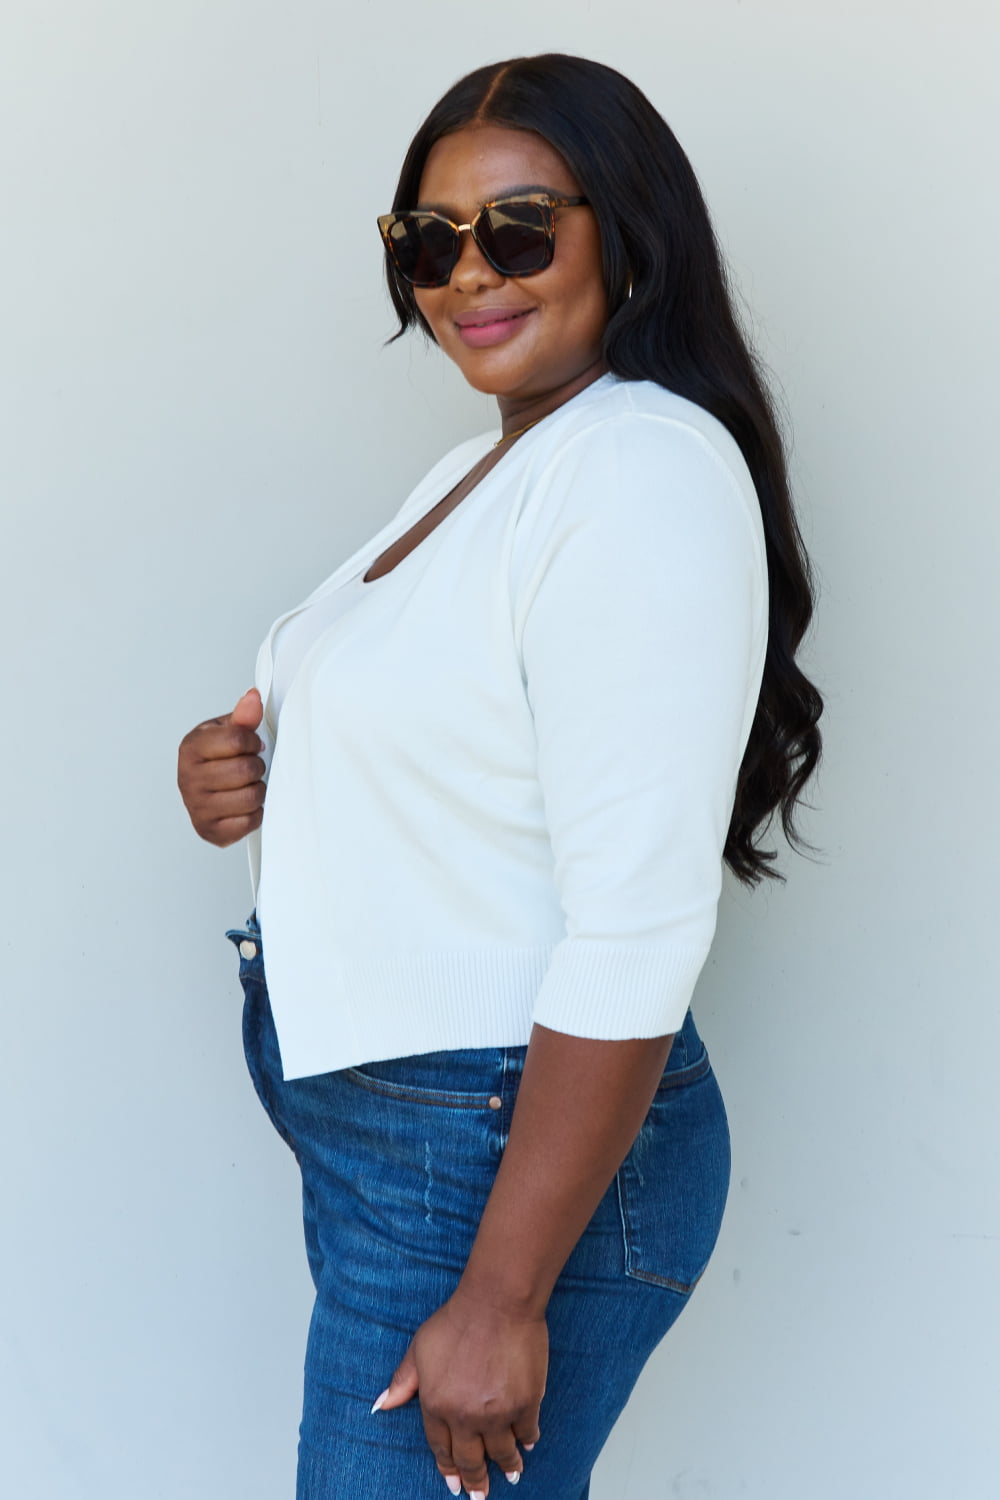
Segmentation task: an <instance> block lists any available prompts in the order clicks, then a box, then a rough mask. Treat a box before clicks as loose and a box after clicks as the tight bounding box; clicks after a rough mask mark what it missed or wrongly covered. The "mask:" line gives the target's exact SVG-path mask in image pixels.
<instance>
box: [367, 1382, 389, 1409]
mask: <svg viewBox="0 0 1000 1500" xmlns="http://www.w3.org/2000/svg"><path fill="white" fill-rule="evenodd" d="M388 1394H389V1387H388V1386H386V1388H385V1390H384V1391H383V1392H382V1394H381V1396H378V1397H376V1399H375V1401H374V1402H373V1404H372V1410H371V1411H370V1412H369V1413H368V1415H369V1416H371V1414H372V1412H374V1411H381V1410H382V1402H383V1401H384V1400H385V1398H386V1396H388Z"/></svg>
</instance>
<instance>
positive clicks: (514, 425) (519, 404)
mask: <svg viewBox="0 0 1000 1500" xmlns="http://www.w3.org/2000/svg"><path fill="white" fill-rule="evenodd" d="M607 371H608V367H607V365H606V364H605V362H604V360H603V358H601V359H596V360H595V361H594V363H593V364H592V365H588V366H587V368H586V369H585V370H581V372H580V374H579V375H576V376H574V377H573V379H572V380H567V381H566V382H565V384H563V385H560V386H558V387H557V388H556V390H554V391H547V392H546V393H545V395H544V396H526V397H524V398H522V399H517V398H515V397H507V396H498V397H497V405H498V406H499V408H500V420H501V423H502V431H503V435H504V437H507V436H509V434H510V433H513V432H517V431H518V429H519V428H522V427H527V426H529V425H531V426H533V425H534V423H535V422H540V421H541V420H542V418H543V417H547V416H549V414H550V413H551V412H554V411H558V409H559V407H560V406H563V405H565V403H566V402H567V401H571V400H572V399H573V397H574V396H578V395H579V394H580V392H581V391H585V390H586V389H587V386H588V385H593V383H594V381H595V380H599V379H600V378H601V376H602V375H606V374H607Z"/></svg>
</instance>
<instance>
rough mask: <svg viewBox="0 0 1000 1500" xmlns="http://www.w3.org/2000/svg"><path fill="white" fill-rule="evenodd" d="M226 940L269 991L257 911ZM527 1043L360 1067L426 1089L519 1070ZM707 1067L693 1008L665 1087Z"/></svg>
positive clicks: (245, 974)
mask: <svg viewBox="0 0 1000 1500" xmlns="http://www.w3.org/2000/svg"><path fill="white" fill-rule="evenodd" d="M226 937H227V938H228V939H229V940H230V942H231V943H232V944H233V945H234V946H235V947H236V948H237V949H238V950H239V954H240V977H241V978H250V977H255V978H257V979H258V981H259V982H260V984H261V985H262V986H264V988H265V990H266V981H265V978H264V947H263V942H262V940H261V932H260V924H259V923H258V921H257V912H256V908H255V909H254V910H253V911H252V912H251V913H250V915H249V917H248V918H247V920H246V925H245V926H244V927H238V928H230V929H229V930H228V931H227V932H226ZM526 1051H527V1044H526V1043H525V1044H523V1045H521V1046H514V1047H499V1048H498V1047H482V1048H480V1047H473V1048H468V1047H465V1048H454V1049H449V1050H447V1051H443V1052H424V1053H417V1054H414V1055H413V1056H408V1057H401V1058H389V1059H370V1060H369V1061H368V1062H364V1063H358V1064H356V1065H355V1066H357V1067H368V1066H369V1065H375V1064H377V1065H378V1066H379V1069H380V1073H381V1072H382V1071H384V1070H385V1069H387V1068H389V1067H390V1066H391V1065H392V1064H398V1065H399V1066H400V1067H402V1066H403V1065H404V1064H405V1065H407V1072H408V1076H411V1077H412V1076H413V1075H415V1074H416V1073H419V1074H420V1075H421V1077H422V1078H423V1079H424V1086H425V1087H434V1086H435V1080H436V1079H437V1078H438V1077H439V1075H440V1074H441V1073H442V1072H444V1071H447V1072H448V1073H449V1074H450V1075H452V1076H454V1075H455V1074H456V1073H461V1072H462V1071H463V1070H465V1069H466V1068H468V1069H469V1070H470V1071H473V1072H475V1071H478V1070H479V1069H481V1068H482V1067H483V1066H484V1065H485V1066H487V1067H489V1066H499V1067H501V1068H502V1069H503V1070H504V1071H506V1072H512V1071H513V1072H516V1071H519V1069H520V1067H521V1065H523V1061H524V1054H525V1053H526ZM702 1064H703V1065H704V1068H705V1070H706V1071H707V1069H708V1066H709V1063H708V1054H707V1052H706V1050H705V1044H704V1042H703V1041H702V1039H701V1037H700V1036H699V1034H698V1030H697V1028H696V1026H695V1023H694V1017H693V1015H692V1014H691V1011H690V1009H689V1010H688V1012H687V1014H686V1016H685V1017H684V1022H683V1024H682V1026H681V1028H680V1030H679V1031H678V1032H676V1033H675V1035H674V1040H673V1045H672V1046H671V1048H670V1056H669V1057H668V1059H667V1063H666V1067H665V1068H664V1077H663V1084H661V1087H663V1086H665V1085H666V1086H669V1082H670V1075H671V1074H672V1073H680V1072H682V1071H683V1072H684V1073H685V1074H686V1073H688V1072H689V1071H690V1070H691V1069H693V1068H695V1067H696V1066H699V1065H702Z"/></svg>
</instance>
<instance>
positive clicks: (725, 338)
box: [386, 53, 823, 885]
mask: <svg viewBox="0 0 1000 1500" xmlns="http://www.w3.org/2000/svg"><path fill="white" fill-rule="evenodd" d="M473 123H477V124H478V123H489V124H493V125H503V126H508V127H510V128H512V129H516V130H532V131H535V132H536V133H537V134H538V135H540V136H542V137H544V139H545V140H546V141H548V142H549V144H550V145H552V146H554V147H555V149H556V150H557V151H558V152H559V153H560V154H561V155H562V157H563V158H564V160H565V161H566V163H567V165H568V166H569V168H570V170H571V171H572V173H573V175H574V177H575V178H576V179H577V181H578V182H579V184H580V191H581V192H582V193H584V194H585V195H586V197H587V198H588V199H589V201H590V204H591V207H592V209H593V211H594V214H595V215H596V218H597V223H598V226H599V229H600V238H601V254H602V262H603V273H604V283H605V289H606V291H607V296H608V308H609V319H608V324H607V328H606V331H605V334H604V356H605V359H606V361H607V365H608V368H609V369H610V370H611V371H612V372H613V373H614V374H615V375H617V376H619V377H620V378H622V379H624V380H653V381H656V382H657V384H659V385H662V386H665V387H666V388H667V389H668V390H671V391H674V392H676V394H677V395H680V396H684V397H686V398H687V399H688V400H690V401H694V402H697V404H698V405H699V406H702V407H704V408H705V410H706V411H709V412H711V413H712V415H713V416H714V417H717V418H718V420H719V421H720V422H722V424H723V425H724V426H725V427H726V428H728V430H729V432H730V433H731V434H732V436H733V437H734V438H735V440H736V442H737V443H738V444H739V447H740V449H741V451H742V453H743V457H744V459H745V460H746V463H747V467H748V468H749V470H750V474H751V476H752V478H753V481H754V485H755V487H756V490H757V496H758V499H759V502H760V508H761V514H762V517H763V525H764V535H765V540H766V544H767V570H768V583H769V589H770V606H769V628H768V643H767V654H766V657H765V662H764V674H763V680H762V683H761V689H760V697H759V699H758V703H757V710H756V714H755V717H754V721H753V725H752V728H751V730H750V737H749V740H748V743H747V747H746V751H745V753H744V756H743V761H742V764H741V766H740V771H739V776H738V778H737V786H736V798H735V802H734V806H733V814H732V820H731V822H730V826H729V831H728V835H727V838H726V844H725V849H724V858H725V861H726V863H727V864H728V865H729V867H730V869H731V870H732V871H733V873H734V874H735V875H736V876H737V877H738V879H740V880H741V881H743V882H744V883H745V884H747V885H755V884H756V883H757V882H758V881H760V879H761V878H762V877H763V876H771V877H774V878H777V879H783V878H784V877H783V876H782V875H781V874H780V873H779V871H778V870H777V869H776V868H775V867H774V861H775V859H776V857H777V855H776V851H775V850H774V849H763V848H761V847H760V844H759V842H758V841H759V839H760V837H761V836H762V834H764V833H766V831H767V829H768V828H769V827H770V825H771V823H772V820H773V818H774V817H775V816H776V815H777V816H778V817H779V818H780V821H781V826H782V829H783V832H784V834H785V837H786V838H787V840H788V842H789V843H790V845H791V846H792V847H793V848H796V849H798V850H800V851H802V850H807V849H809V848H810V847H811V846H810V845H808V844H807V843H806V841H805V840H804V839H803V838H802V836H801V834H800V833H799V832H798V830H797V828H796V824H795V813H796V805H797V803H798V801H799V800H800V798H801V796H802V792H803V789H804V787H805V784H806V782H807V781H808V779H809V777H810V776H811V775H812V773H813V771H814V770H815V769H816V766H817V764H818V762H819V758H820V751H821V739H820V733H819V729H818V728H817V724H818V721H819V718H820V715H821V713H822V710H823V700H822V698H821V697H820V694H819V692H818V691H817V689H816V688H815V687H814V686H813V684H812V683H811V682H810V681H809V679H808V678H807V677H806V676H805V675H804V673H803V672H802V671H801V669H800V668H799V667H798V666H797V664H796V661H795V653H796V651H797V650H798V647H799V645H800V643H801V641H802V637H803V635H804V634H805V631H806V628H807V627H808V625H809V621H810V619H811V618H812V613H813V607H814V586H813V579H812V573H811V569H810V566H809V559H808V557H807V555H806V551H805V547H804V545H803V541H802V536H801V533H800V531H799V528H798V524H797V522H796V519H795V512H794V509H793V506H792V499H791V494H790V489H789V481H788V471H787V464H786V458H785V450H784V443H783V441H782V437H781V432H780V428H779V424H778V421H777V417H776V413H775V408H774V404H773V402H772V398H771V396H770V394H769V392H768V389H767V383H766V380H765V378H764V376H763V373H762V370H761V367H760V365H759V364H758V361H757V359H756V357H755V355H754V353H753V352H752V350H751V348H750V346H749V343H748V340H747V338H746V337H745V336H744V333H743V331H742V329H741V327H740V323H739V319H738V317H737V315H736V312H735V309H734V305H733V298H732V295H731V292H730V289H729V283H728V279H727V274H726V269H725V265H724V262H723V258H722V254H721V251H720V249H719V245H718V243H717V241H716V238H715V233H714V231H713V229H712V223H711V219H710V217H709V213H708V209H707V207H706V205H705V200H704V198H703V196H702V193H701V189H700V187H699V185H698V180H697V178H696V177H695V174H694V171H693V169H692V167H691V164H690V162H689V161H688V159H687V157H686V156H685V154H684V151H683V150H682V149H681V146H680V143H679V142H678V140H677V138H676V136H675V135H674V134H673V132H672V131H671V130H670V128H669V126H668V125H667V124H666V122H665V120H663V119H662V118H661V116H660V115H659V114H658V113H657V111H656V110H655V109H654V108H653V106H652V105H651V104H650V102H649V100H648V99H647V98H646V97H645V95H644V94H643V93H642V92H641V90H640V89H638V88H637V87H636V86H635V84H633V83H631V82H630V81H629V79H627V78H625V77H624V76H623V75H622V74H621V73H618V72H616V71H615V70H614V69H613V68H608V67H605V66H604V65H603V64H601V63H595V62H590V61H588V60H586V59H585V58H580V57H568V56H565V55H564V54H562V53H548V54H545V55H542V56H539V57H519V58H514V59H512V60H510V61H508V62H501V63H492V64H490V65H489V66H487V67H484V68H478V69H477V70H476V71H475V72H473V73H469V74H468V75H467V76H466V77H464V78H461V79H459V81H458V82H457V83H456V84H454V85H453V87H452V88H450V89H449V90H448V92H447V93H446V94H445V95H444V97H443V98H442V99H441V100H440V101H439V102H438V103H437V104H436V105H435V106H434V108H433V109H432V110H431V112H430V114H429V115H428V116H427V118H426V120H425V121H424V123H423V124H422V125H421V127H420V129H419V130H418V131H417V134H416V136H415V137H414V139H413V142H412V144H411V145H410V149H409V150H408V152H407V154H406V158H405V160H404V162H403V167H402V171H401V172H400V177H399V183H398V186H397V188H396V196H395V199H394V201H393V208H394V209H395V210H401V209H407V208H412V207H413V206H414V205H415V204H416V203H417V202H418V201H419V190H420V180H421V177H422V175H423V170H424V165H425V163H426V161H427V157H428V154H429V152H430V150H431V148H432V146H433V145H434V144H435V142H437V141H438V140H440V139H441V137H442V136H445V135H449V134H451V133H452V132H453V131H456V130H460V129H462V127H463V126H465V125H470V124H473ZM386 275H387V279H388V286H389V294H390V296H391V298H392V302H393V306H394V307H395V309H396V312H397V314H398V317H399V330H398V332H397V333H396V334H395V335H394V338H399V337H400V336H401V335H402V334H403V333H405V332H406V331H407V329H409V328H411V327H413V325H414V324H416V325H418V326H420V327H422V328H423V330H424V332H425V333H427V334H430V329H429V328H428V326H427V324H426V323H425V321H424V319H423V318H422V317H421V315H420V312H419V310H418V308H417V305H416V300H415V298H414V295H413V289H412V287H410V286H409V284H408V283H407V282H405V281H403V280H401V278H399V277H398V276H397V275H396V273H395V270H394V268H393V266H392V264H391V262H390V260H389V258H388V256H387V257H386ZM630 286H631V289H632V295H631V296H629V295H628V293H629V287H630Z"/></svg>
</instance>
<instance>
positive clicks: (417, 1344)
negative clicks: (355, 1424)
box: [377, 1286, 549, 1496]
mask: <svg viewBox="0 0 1000 1500" xmlns="http://www.w3.org/2000/svg"><path fill="white" fill-rule="evenodd" d="M548 1363H549V1335H548V1329H547V1327H546V1325H545V1319H544V1317H532V1318H528V1317H523V1318H515V1317H514V1316H512V1315H510V1314H507V1313H504V1312H501V1311H499V1310H497V1309H496V1308H493V1307H490V1306H489V1305H488V1304H486V1303H484V1302H483V1301H482V1300H480V1299H478V1298H476V1297H474V1296H473V1295H471V1294H470V1293H468V1292H464V1291H463V1290H462V1288H461V1286H460V1287H459V1288H458V1289H457V1290H456V1291H455V1293H454V1294H453V1295H452V1296H451V1297H450V1298H449V1299H448V1301H447V1302H446V1303H445V1304H444V1306H443V1307H439V1308H438V1310H437V1312H436V1313H434V1314H433V1315H432V1316H431V1317H429V1318H428V1319H427V1322H426V1323H422V1324H421V1325H420V1327H419V1328H418V1329H417V1331H416V1333H415V1334H414V1336H413V1338H412V1340H411V1341H410V1347H409V1348H408V1349H407V1351H406V1354H405V1355H404V1356H403V1362H402V1364H401V1365H400V1366H399V1368H398V1369H397V1370H396V1373H395V1374H394V1375H393V1377H392V1382H391V1384H390V1385H389V1388H388V1390H387V1391H385V1392H383V1395H382V1396H381V1397H380V1398H379V1401H378V1403H377V1406H378V1409H379V1410H380V1411H387V1410H389V1409H391V1408H392V1407H394V1406H402V1405H403V1404H404V1403H405V1402H407V1401H409V1400H411V1399H412V1397H413V1396H415V1395H416V1394H417V1393H418V1392H419V1395H420V1408H421V1412H422V1414H423V1419H424V1431H425V1433H426V1434H427V1442H428V1444H429V1445H430V1450H431V1452H432V1453H433V1455H434V1457H435V1459H436V1460H437V1466H438V1469H439V1470H440V1472H441V1475H442V1477H443V1479H444V1481H445V1483H446V1484H447V1486H448V1488H449V1489H450V1490H451V1492H452V1494H453V1495H458V1494H460V1493H461V1490H462V1486H463V1485H464V1486H465V1488H466V1490H468V1492H469V1493H470V1494H471V1495H479V1496H485V1495H487V1494H488V1493H489V1488H490V1481H489V1476H488V1474H487V1472H486V1460H487V1459H488V1458H491V1459H492V1460H493V1462H494V1463H495V1464H497V1465H498V1466H499V1467H500V1468H501V1469H502V1470H503V1472H504V1474H505V1475H506V1476H507V1478H508V1480H509V1481H510V1482H511V1483H512V1484H516V1483H517V1481H518V1479H520V1477H521V1470H522V1468H523V1465H524V1460H523V1459H522V1457H521V1454H520V1452H519V1451H518V1446H517V1445H518V1443H522V1444H523V1445H524V1447H525V1448H533V1447H534V1445H535V1443H536V1442H537V1441H538V1408H539V1406H540V1405H541V1401H542V1396H543V1395H544V1393H545V1376H546V1372H547V1370H548Z"/></svg>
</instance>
